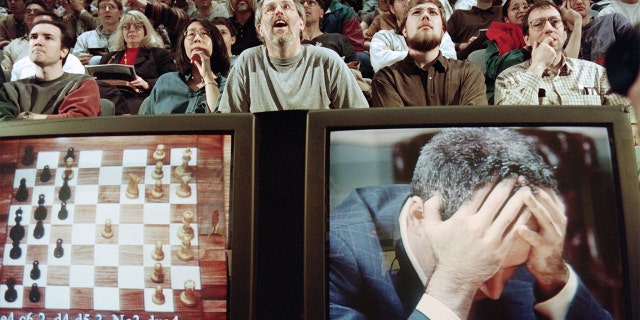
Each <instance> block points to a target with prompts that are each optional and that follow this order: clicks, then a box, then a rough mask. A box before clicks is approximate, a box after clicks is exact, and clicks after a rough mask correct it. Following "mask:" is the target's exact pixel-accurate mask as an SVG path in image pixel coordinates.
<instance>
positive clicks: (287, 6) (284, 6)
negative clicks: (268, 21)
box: [264, 1, 295, 15]
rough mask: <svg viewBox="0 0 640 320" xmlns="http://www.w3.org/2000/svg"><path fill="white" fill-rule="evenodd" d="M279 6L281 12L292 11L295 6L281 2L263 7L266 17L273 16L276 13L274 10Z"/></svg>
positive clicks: (288, 2)
mask: <svg viewBox="0 0 640 320" xmlns="http://www.w3.org/2000/svg"><path fill="white" fill-rule="evenodd" d="M278 6H280V8H281V9H282V11H287V12H290V11H294V10H295V4H293V2H291V1H282V2H272V3H269V4H268V5H266V6H265V7H264V12H265V13H266V14H268V15H274V14H275V13H276V9H277V8H278Z"/></svg>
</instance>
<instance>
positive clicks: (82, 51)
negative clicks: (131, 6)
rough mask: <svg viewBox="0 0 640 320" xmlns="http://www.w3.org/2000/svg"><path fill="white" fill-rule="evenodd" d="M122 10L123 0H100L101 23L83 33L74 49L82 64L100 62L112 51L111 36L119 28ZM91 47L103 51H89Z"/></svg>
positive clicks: (99, 16)
mask: <svg viewBox="0 0 640 320" xmlns="http://www.w3.org/2000/svg"><path fill="white" fill-rule="evenodd" d="M122 10H123V8H122V2H120V1H119V0H98V19H100V23H101V25H100V26H99V27H98V28H96V29H95V30H91V31H87V32H85V33H83V34H81V35H80V36H79V37H78V40H77V41H76V45H75V47H74V48H73V51H72V53H73V54H74V55H75V56H77V57H78V58H79V59H80V61H81V62H82V64H84V65H87V64H99V63H100V59H102V56H103V55H104V54H106V53H107V52H108V51H110V49H111V48H109V47H108V45H109V38H110V37H111V35H112V34H113V33H114V32H116V29H118V24H119V23H120V18H121V17H122ZM89 49H92V50H100V49H101V50H103V51H102V53H100V54H98V53H96V52H93V51H92V52H89Z"/></svg>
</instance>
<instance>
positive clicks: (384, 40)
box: [369, 1, 457, 72]
mask: <svg viewBox="0 0 640 320" xmlns="http://www.w3.org/2000/svg"><path fill="white" fill-rule="evenodd" d="M406 4H407V1H396V2H394V5H393V10H394V16H395V17H396V21H395V23H394V26H395V27H394V28H393V30H380V31H378V32H376V34H375V35H373V38H372V39H371V46H370V48H369V54H370V55H371V66H372V67H373V71H374V72H378V70H380V69H382V68H384V67H386V66H390V65H392V64H394V63H396V62H398V61H400V60H402V59H404V58H406V57H407V53H409V47H408V46H407V42H406V40H405V38H404V36H403V35H402V29H401V28H400V19H401V18H402V15H403V14H404V11H405V9H406ZM440 4H442V2H440ZM440 52H442V56H444V57H445V58H449V59H457V56H456V49H455V45H454V43H453V41H452V40H451V36H449V33H448V32H447V31H446V30H445V32H444V36H442V42H440Z"/></svg>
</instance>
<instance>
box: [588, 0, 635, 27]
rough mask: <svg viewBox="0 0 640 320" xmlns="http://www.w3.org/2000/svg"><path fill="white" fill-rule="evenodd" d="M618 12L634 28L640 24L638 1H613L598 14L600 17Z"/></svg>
mask: <svg viewBox="0 0 640 320" xmlns="http://www.w3.org/2000/svg"><path fill="white" fill-rule="evenodd" d="M616 12H617V13H620V14H622V15H623V16H625V17H626V18H627V20H629V23H631V25H632V26H635V25H637V24H640V2H638V0H613V1H611V3H610V4H609V5H608V6H606V7H604V8H603V9H602V10H600V11H599V12H598V17H600V16H604V15H607V14H612V13H616Z"/></svg>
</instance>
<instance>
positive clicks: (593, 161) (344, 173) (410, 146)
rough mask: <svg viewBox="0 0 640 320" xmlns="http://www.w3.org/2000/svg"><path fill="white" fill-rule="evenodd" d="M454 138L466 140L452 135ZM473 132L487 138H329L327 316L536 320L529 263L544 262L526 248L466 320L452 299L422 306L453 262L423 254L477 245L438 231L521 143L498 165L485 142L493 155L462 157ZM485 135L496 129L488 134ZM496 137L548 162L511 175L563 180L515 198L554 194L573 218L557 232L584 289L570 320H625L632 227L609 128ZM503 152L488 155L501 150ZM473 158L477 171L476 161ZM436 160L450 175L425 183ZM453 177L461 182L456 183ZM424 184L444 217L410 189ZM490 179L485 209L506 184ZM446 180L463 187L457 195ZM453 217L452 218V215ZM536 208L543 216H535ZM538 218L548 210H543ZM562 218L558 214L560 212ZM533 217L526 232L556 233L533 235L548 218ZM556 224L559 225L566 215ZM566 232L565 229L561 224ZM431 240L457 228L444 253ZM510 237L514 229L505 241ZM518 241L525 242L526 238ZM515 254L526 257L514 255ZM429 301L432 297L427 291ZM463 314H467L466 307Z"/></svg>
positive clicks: (577, 290)
mask: <svg viewBox="0 0 640 320" xmlns="http://www.w3.org/2000/svg"><path fill="white" fill-rule="evenodd" d="M452 129H453V130H458V131H455V132H456V133H455V134H453V133H451V132H452V131H451V130H452ZM476 129H478V128H471V127H469V128H465V127H458V128H433V127H431V128H381V129H358V130H349V129H346V130H332V131H329V132H330V133H329V136H328V140H329V147H328V150H327V153H328V155H327V158H328V167H329V169H328V175H327V187H328V208H329V212H328V217H327V218H328V233H327V234H328V235H327V239H328V245H327V248H328V249H327V254H326V259H327V260H326V264H327V274H328V275H327V281H326V282H327V283H326V286H327V292H328V293H327V300H328V306H327V309H328V314H329V318H331V319H337V318H340V319H342V318H351V317H362V318H366V319H406V318H407V317H409V315H411V314H412V313H413V312H415V311H416V310H417V309H416V308H417V306H418V305H419V306H420V308H419V309H420V311H424V310H425V309H426V310H430V312H434V313H432V315H438V316H445V317H446V316H448V315H450V313H447V312H451V311H453V314H456V315H457V316H458V317H460V318H469V319H525V318H526V315H527V314H529V315H531V316H534V314H538V312H539V310H538V309H537V308H539V306H538V305H537V303H538V302H540V301H539V296H538V294H540V292H537V291H535V290H537V287H535V286H534V283H535V282H536V278H535V277H534V276H533V272H532V271H531V270H533V269H535V266H533V265H532V263H531V264H530V263H529V262H530V261H534V259H535V258H534V257H533V255H534V253H533V252H535V254H537V253H538V252H539V250H537V251H536V250H533V249H531V245H527V243H528V242H527V243H525V245H523V246H521V247H519V248H521V249H520V251H517V250H516V251H513V252H511V251H509V253H507V254H506V258H504V259H505V260H502V264H500V267H499V268H498V269H496V270H493V271H492V272H493V273H489V274H491V275H493V276H491V277H489V276H487V277H489V278H488V280H486V281H485V282H484V283H482V284H481V285H479V288H478V289H477V291H476V292H475V295H473V294H472V295H471V297H468V298H467V299H466V301H467V303H469V304H470V305H471V307H470V308H469V309H467V310H466V311H463V312H462V315H461V314H460V313H456V312H455V311H456V310H458V309H456V308H455V307H453V308H449V306H450V302H452V301H454V300H455V299H450V300H447V301H439V304H438V303H435V307H438V306H440V307H441V306H442V305H445V306H446V307H447V308H445V309H448V311H447V310H445V311H443V310H442V308H435V307H434V303H433V301H428V300H425V299H423V294H424V293H425V290H426V286H428V285H429V284H430V280H431V279H432V277H434V274H435V273H436V272H437V271H436V267H435V266H437V265H438V263H440V262H442V261H454V260H451V258H450V257H448V256H447V254H446V253H447V252H446V250H442V251H441V252H438V253H426V254H425V253H421V252H418V251H421V250H425V252H428V251H429V250H433V251H434V252H435V251H436V249H434V248H436V247H437V246H438V245H442V246H444V245H449V244H451V243H456V242H459V243H464V241H463V240H464V239H465V238H466V237H468V235H467V234H465V231H466V229H462V228H456V227H453V228H451V229H435V227H434V226H436V225H437V226H442V225H444V224H445V223H446V222H447V219H453V218H454V217H456V214H457V213H458V212H457V210H458V209H459V208H460V207H461V204H462V203H468V201H467V202H463V201H462V200H460V199H463V200H464V198H465V197H466V198H471V196H472V195H473V194H474V193H475V192H478V189H479V188H480V187H481V186H482V185H483V184H479V185H478V184H477V181H476V180H474V179H477V176H479V177H480V178H482V176H481V174H482V172H485V171H483V170H486V168H485V166H491V165H493V164H494V163H496V164H499V163H501V162H500V161H501V160H500V159H498V158H501V157H502V156H503V155H504V156H505V157H507V156H509V157H510V156H511V155H510V154H509V155H507V153H510V152H512V151H513V150H516V149H517V148H518V146H519V144H517V143H515V140H514V143H510V142H507V143H504V146H503V150H502V151H496V153H495V154H494V155H493V156H492V157H494V158H487V157H484V156H482V154H483V151H482V148H485V147H487V146H486V145H491V143H489V144H485V143H484V142H483V143H482V144H483V145H484V146H480V145H477V146H476V145H470V146H469V149H466V151H465V152H464V153H463V155H461V154H458V153H457V151H459V150H460V149H458V148H460V147H459V143H468V141H469V140H468V139H467V140H466V141H465V138H460V137H463V136H465V135H467V132H468V131H470V130H476ZM484 129H487V128H483V129H481V130H484ZM489 129H491V130H493V129H496V130H508V131H511V132H515V135H517V136H518V137H522V139H523V140H524V141H525V142H526V145H528V146H529V147H526V148H522V150H524V151H523V152H525V153H526V152H529V151H528V150H529V149H530V150H532V151H531V152H532V154H534V155H532V156H531V157H533V159H537V158H536V157H538V158H539V159H538V160H535V161H539V160H540V159H541V161H542V162H544V165H541V166H536V165H535V163H536V162H535V161H533V162H532V163H533V164H532V165H530V167H528V169H527V168H526V167H523V164H522V163H521V162H518V161H517V160H513V161H514V162H513V163H511V164H509V163H507V164H504V163H503V164H501V165H502V166H503V170H507V171H510V170H513V173H515V174H516V175H521V176H529V175H532V176H533V175H535V172H536V171H538V170H542V169H541V167H544V168H546V169H545V170H542V171H544V172H542V173H540V175H541V176H544V177H551V178H550V179H553V180H555V181H556V182H557V185H556V186H554V187H549V188H546V187H544V188H543V187H540V188H538V186H537V183H536V182H535V181H542V182H539V184H545V183H547V182H544V181H545V180H544V179H543V178H542V177H541V178H539V180H534V179H533V178H531V181H527V182H522V181H520V180H517V182H516V183H515V187H513V194H517V191H518V188H520V187H523V186H527V187H531V188H532V190H534V191H535V192H543V190H544V192H545V193H547V194H549V197H548V198H550V199H553V196H551V194H555V195H556V196H557V201H555V202H552V201H553V200H544V201H547V202H548V203H549V204H547V202H545V205H544V206H545V208H547V207H549V208H553V210H547V211H554V212H562V213H563V215H564V216H565V217H566V228H565V230H561V229H562V228H557V229H558V230H556V231H557V233H558V234H559V235H560V237H561V239H564V246H563V248H562V250H561V251H562V252H561V254H562V259H564V262H565V264H566V266H568V269H571V274H572V275H571V277H573V278H572V279H573V280H575V281H576V282H575V283H573V284H574V285H576V286H577V287H572V289H571V290H573V291H571V292H573V293H574V294H575V296H570V297H569V299H568V303H570V304H569V305H570V306H572V308H570V310H568V309H566V308H565V309H564V311H561V312H565V313H564V315H565V316H566V317H569V318H571V316H576V314H575V313H571V312H575V311H576V310H580V309H581V310H582V311H586V310H589V311H588V312H590V315H589V316H590V317H592V318H608V317H607V316H606V315H607V313H608V314H609V315H610V316H612V317H613V319H625V318H626V317H627V316H628V315H627V312H628V310H626V309H625V308H626V302H625V292H626V291H625V282H624V279H625V271H624V270H623V269H624V268H625V265H626V260H625V259H626V258H625V254H626V253H625V254H623V253H622V252H623V250H624V241H625V240H624V231H623V230H624V225H623V223H624V222H623V221H624V219H623V218H624V217H623V213H622V209H621V208H620V207H619V201H618V199H619V195H618V194H617V192H618V191H617V190H618V189H617V187H616V183H617V181H616V178H614V177H616V176H617V172H615V170H616V168H615V165H614V163H615V155H614V154H612V150H613V149H612V147H611V145H610V143H611V141H613V138H612V136H611V134H610V131H609V129H608V128H607V127H605V126H602V127H596V126H588V125H587V126H574V127H567V126H562V127H561V126H548V127H512V128H497V127H496V128H489ZM444 132H448V133H447V134H446V135H441V136H440V137H443V136H447V135H449V137H450V138H447V139H451V140H450V142H449V143H447V140H439V142H438V143H439V145H437V146H435V145H434V146H433V147H432V148H429V149H425V150H427V151H425V153H428V155H429V157H430V158H428V159H431V160H425V161H424V162H422V164H421V165H419V168H417V167H416V162H418V159H419V157H421V151H422V150H423V148H424V147H425V145H428V144H429V143H430V142H432V139H433V138H434V136H438V135H439V134H440V133H444ZM451 137H453V138H451ZM489 137H491V138H492V139H493V138H494V137H495V135H493V134H489ZM441 139H445V138H441ZM470 139H473V138H470ZM519 139H520V138H518V141H520V140H519ZM433 141H435V140H433ZM500 143H502V142H500ZM500 143H499V144H497V145H498V146H496V145H492V146H490V148H493V147H495V148H498V149H499V148H500V146H499V145H500ZM518 143H520V142H518ZM434 144H435V142H434ZM474 148H477V150H476V149H474ZM506 150H510V151H509V152H507V151H506ZM460 157H468V158H466V159H460ZM475 157H477V160H478V162H474V161H476V160H474V158H475ZM425 159H427V158H426V156H425ZM434 159H435V160H434ZM509 159H511V158H509ZM514 159H518V158H517V157H516V158H514ZM436 160H438V161H440V162H443V163H439V165H440V166H441V167H435V168H439V169H437V170H436V169H432V170H436V171H438V172H435V173H433V172H430V173H429V174H426V173H423V172H426V170H427V168H426V167H429V166H431V165H432V163H434V162H435V161H436ZM460 163H467V164H470V165H469V166H468V168H466V169H465V170H467V171H464V170H461V171H458V164H460ZM539 167H540V168H539ZM445 169H446V170H445ZM430 170H431V169H430ZM419 172H420V173H419ZM487 172H492V171H487ZM453 174H458V175H461V177H460V176H458V177H455V179H454V177H453V176H452V175H453ZM418 176H421V177H420V178H419V179H420V181H424V180H429V183H430V184H433V185H434V187H432V188H434V189H436V190H440V191H439V192H440V199H441V203H440V204H441V207H438V206H437V205H436V206H434V205H429V206H427V205H426V204H425V203H424V202H426V201H427V200H428V199H419V200H414V198H415V194H414V193H416V192H418V191H420V190H423V187H419V188H412V179H414V178H416V179H418ZM425 177H426V178H425ZM505 177H509V176H508V175H507V176H505ZM492 179H494V181H495V180H497V182H495V184H494V185H493V188H494V189H492V191H491V192H489V193H488V195H487V193H485V194H484V196H485V201H488V200H486V199H489V198H490V196H489V195H491V194H493V192H494V191H495V190H496V189H497V188H498V186H497V185H498V183H499V181H501V180H502V178H496V177H493V178H492V177H489V179H488V180H489V181H491V180H492ZM536 179H538V178H536ZM545 179H546V178H545ZM449 180H452V181H461V183H460V185H458V186H454V185H451V181H449ZM415 184H418V182H416V183H415ZM424 188H425V189H427V188H426V187H424ZM454 189H455V190H454ZM414 190H415V191H414ZM465 190H466V191H465ZM549 190H555V191H553V192H551V191H549ZM464 192H467V193H464ZM459 194H464V195H465V197H459V196H457V195H459ZM513 194H511V196H512V197H513ZM506 199H510V198H506ZM545 199H546V198H545ZM465 201H466V200H465ZM421 202H422V203H421ZM505 202H506V200H505ZM448 203H453V205H452V209H451V210H449V209H447V208H446V205H447V204H448ZM479 203H482V201H481V202H479ZM503 203H504V202H503ZM478 206H479V205H478ZM504 206H506V205H504V204H503V207H502V209H504ZM525 207H526V206H525ZM414 208H416V209H414ZM433 208H440V209H441V210H442V211H441V212H440V215H438V218H433V217H432V216H430V219H440V220H441V221H440V220H429V223H428V224H425V222H424V220H420V219H417V218H415V217H416V216H418V217H424V216H425V215H426V213H424V212H427V211H429V210H431V209H433ZM480 208H482V207H480ZM502 209H501V210H502ZM420 210H424V211H420ZM447 210H449V211H451V212H452V213H453V215H451V214H449V215H447V214H446V212H447ZM505 210H506V209H505ZM532 210H534V209H530V211H532ZM536 210H538V212H542V210H541V209H536ZM431 211H433V210H431ZM524 211H526V210H522V211H520V212H519V213H518V215H517V216H515V217H516V218H514V221H513V222H511V223H512V224H511V225H513V224H515V223H516V222H515V220H517V218H519V217H522V216H523V212H524ZM496 212H498V211H496ZM494 214H495V216H494V217H493V219H495V220H490V221H489V222H487V225H490V224H491V223H493V222H494V221H497V220H498V219H499V215H498V214H497V213H494ZM545 214H546V213H545ZM555 216H560V215H559V214H557V213H556V214H555ZM531 217H532V218H530V220H529V221H533V220H536V221H533V222H531V224H533V226H532V225H531V224H530V223H527V228H529V230H532V231H536V232H539V234H542V233H543V231H544V232H546V233H545V234H547V233H548V232H547V231H549V229H550V227H549V226H548V225H547V226H546V228H545V225H542V226H541V225H540V224H544V223H546V222H540V223H538V225H536V222H538V220H539V218H536V216H535V215H533V214H532V215H531ZM458 218H459V217H458ZM549 219H550V220H553V219H555V220H554V221H561V220H562V219H558V218H557V217H556V218H549ZM434 221H437V222H434ZM451 221H454V220H451ZM459 221H462V220H459ZM554 225H556V224H554ZM557 225H562V223H561V222H558V224H557ZM432 230H449V234H446V236H449V238H447V239H449V241H448V242H443V243H444V244H442V243H438V242H436V240H437V239H440V238H442V237H444V236H445V235H443V234H438V233H435V232H436V231H432ZM509 230H510V229H509V228H505V231H504V235H505V238H506V235H507V234H508V231H509ZM540 230H543V231H540ZM514 232H515V231H514ZM441 233H444V232H441ZM515 237H516V238H517V237H520V236H519V233H518V234H517V235H515ZM547 238H548V237H546V238H544V239H547ZM434 239H436V240H434ZM556 239H557V238H556ZM520 240H522V239H520ZM514 241H515V240H514ZM470 245H474V244H473V243H471V244H470ZM425 246H426V248H425ZM514 247H515V248H518V247H516V246H515V245H514ZM509 248H510V250H511V249H513V248H512V247H509ZM469 250H470V249H469ZM472 256H473V254H472V253H471V252H470V251H467V254H466V257H468V259H472ZM516 257H519V258H516ZM510 259H511V260H510ZM463 260H464V259H463ZM509 261H510V262H509ZM461 268H462V265H461ZM474 270H475V269H474ZM498 276H500V277H498ZM474 279H475V278H474ZM425 285H426V286H425ZM434 286H435V285H434ZM565 288H566V287H565ZM454 289H458V288H451V287H450V288H449V292H452V290H454ZM558 289H560V288H558ZM434 290H435V289H434ZM567 290H568V289H567ZM426 292H427V293H429V290H426ZM434 292H435V291H434ZM434 295H435V293H434ZM558 296H559V295H558ZM578 296H579V297H585V299H586V300H584V301H591V302H594V303H593V305H590V308H592V309H588V308H586V307H584V308H582V307H581V308H577V309H576V308H575V306H574V305H572V304H571V303H574V302H575V303H578V302H577V299H578V298H571V297H578ZM554 297H555V296H554ZM425 301H427V302H425ZM565 305H566V304H565ZM534 308H536V309H535V311H534ZM462 310H465V308H464V307H462ZM594 310H597V311H594ZM427 315H429V314H427ZM577 316H579V315H577ZM601 316H602V317H601ZM534 318H535V316H534Z"/></svg>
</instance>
